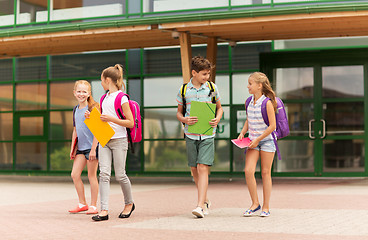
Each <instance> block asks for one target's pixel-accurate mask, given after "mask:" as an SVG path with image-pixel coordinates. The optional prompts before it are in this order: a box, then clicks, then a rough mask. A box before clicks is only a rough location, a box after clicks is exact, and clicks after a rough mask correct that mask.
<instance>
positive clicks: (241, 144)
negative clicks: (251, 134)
mask: <svg viewBox="0 0 368 240" xmlns="http://www.w3.org/2000/svg"><path fill="white" fill-rule="evenodd" d="M231 141H232V142H233V143H234V144H235V145H236V146H237V147H239V148H246V147H249V144H250V142H251V141H250V139H249V138H243V139H241V140H240V139H232V140H231Z"/></svg>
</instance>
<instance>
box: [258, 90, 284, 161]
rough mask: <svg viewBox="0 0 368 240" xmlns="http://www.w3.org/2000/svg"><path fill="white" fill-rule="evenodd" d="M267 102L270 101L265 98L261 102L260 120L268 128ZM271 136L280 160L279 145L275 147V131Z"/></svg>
mask: <svg viewBox="0 0 368 240" xmlns="http://www.w3.org/2000/svg"><path fill="white" fill-rule="evenodd" d="M268 100H271V99H270V98H268V97H266V99H265V100H263V102H262V106H261V113H262V118H263V121H264V122H265V124H266V125H267V126H270V122H269V121H268V115H267V102H268ZM271 135H272V138H273V142H274V143H275V147H276V151H277V157H278V159H279V160H281V154H280V149H279V145H277V139H276V135H275V131H273V132H272V133H271Z"/></svg>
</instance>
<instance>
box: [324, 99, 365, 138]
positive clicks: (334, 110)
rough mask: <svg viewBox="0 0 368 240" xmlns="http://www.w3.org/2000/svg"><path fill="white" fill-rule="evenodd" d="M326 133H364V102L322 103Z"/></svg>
mask: <svg viewBox="0 0 368 240" xmlns="http://www.w3.org/2000/svg"><path fill="white" fill-rule="evenodd" d="M323 110H324V111H323V113H324V115H323V119H324V120H325V121H326V132H327V135H362V134H364V103H363V102H338V103H325V104H323Z"/></svg>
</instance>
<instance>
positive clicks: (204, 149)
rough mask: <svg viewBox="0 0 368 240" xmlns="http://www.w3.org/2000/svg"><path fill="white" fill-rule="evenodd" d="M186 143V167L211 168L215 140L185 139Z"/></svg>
mask: <svg viewBox="0 0 368 240" xmlns="http://www.w3.org/2000/svg"><path fill="white" fill-rule="evenodd" d="M185 141H186V143H187V157H188V166H189V167H197V164H204V165H207V166H212V165H213V161H214V158H215V139H214V138H208V139H204V140H192V139H190V138H187V137H186V138H185Z"/></svg>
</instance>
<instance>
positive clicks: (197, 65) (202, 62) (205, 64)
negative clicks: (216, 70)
mask: <svg viewBox="0 0 368 240" xmlns="http://www.w3.org/2000/svg"><path fill="white" fill-rule="evenodd" d="M212 69H213V66H212V64H211V63H210V61H208V59H206V58H204V57H202V56H195V57H193V58H192V61H191V70H194V71H196V72H200V71H202V70H212Z"/></svg>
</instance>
